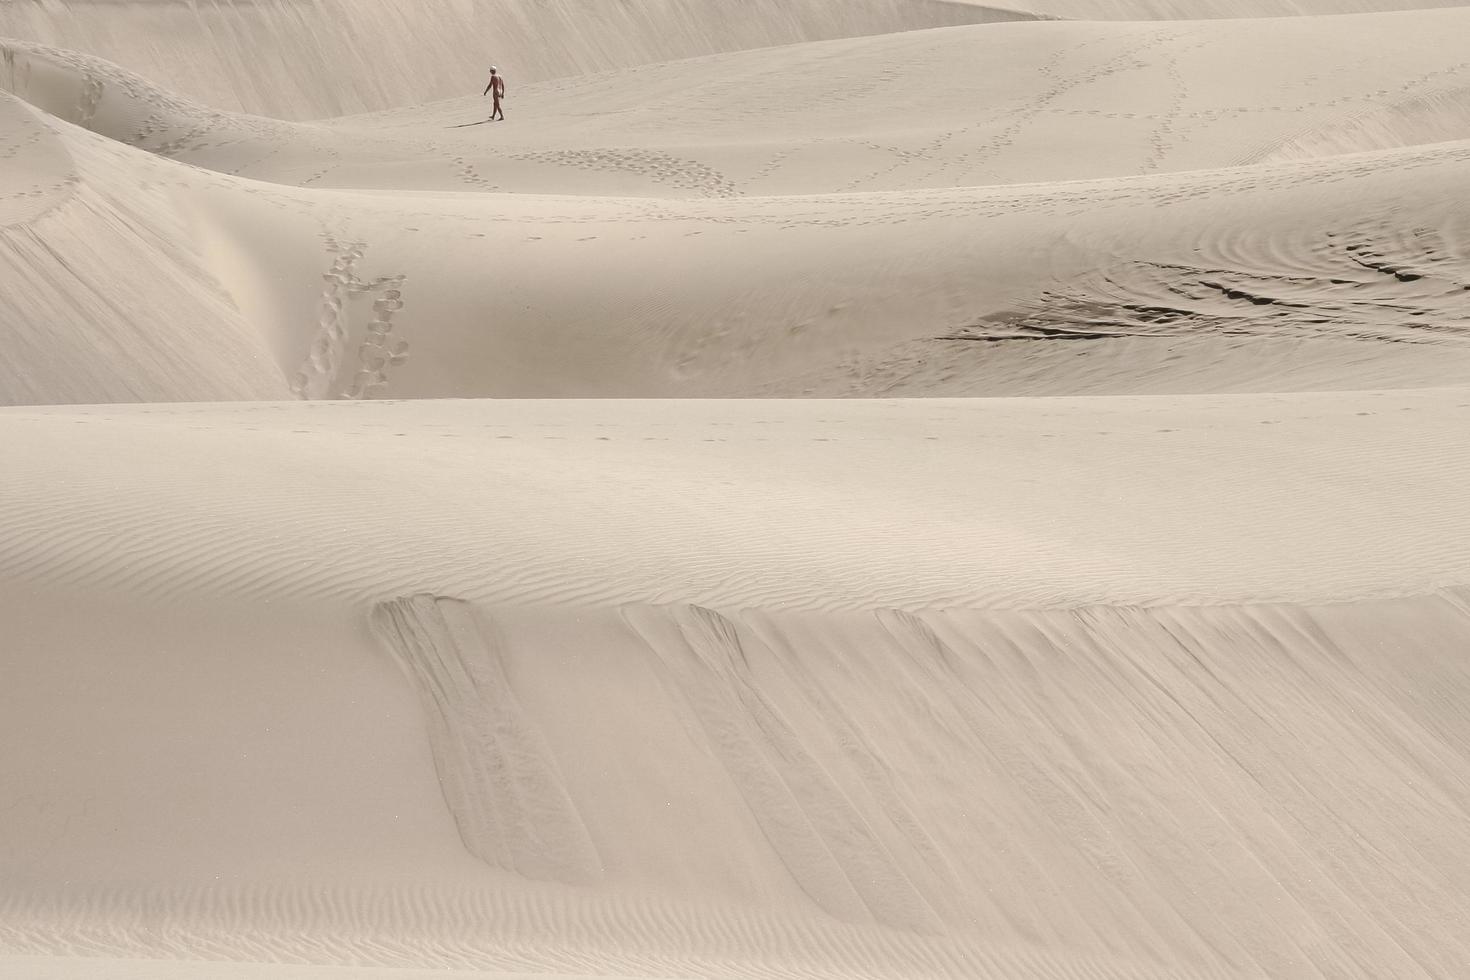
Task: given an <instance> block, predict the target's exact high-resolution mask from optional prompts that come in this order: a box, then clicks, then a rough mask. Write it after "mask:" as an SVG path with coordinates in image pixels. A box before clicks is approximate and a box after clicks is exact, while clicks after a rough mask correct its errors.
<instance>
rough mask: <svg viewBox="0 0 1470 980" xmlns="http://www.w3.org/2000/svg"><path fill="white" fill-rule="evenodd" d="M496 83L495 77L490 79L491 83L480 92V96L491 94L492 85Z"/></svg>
mask: <svg viewBox="0 0 1470 980" xmlns="http://www.w3.org/2000/svg"><path fill="white" fill-rule="evenodd" d="M494 84H495V79H493V78H492V79H490V84H489V85H486V86H485V91H483V92H481V93H480V98H482V99H483V98H484V97H485V96H487V95H489V94H490V87H491V86H492V85H494Z"/></svg>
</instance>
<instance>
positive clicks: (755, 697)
mask: <svg viewBox="0 0 1470 980" xmlns="http://www.w3.org/2000/svg"><path fill="white" fill-rule="evenodd" d="M623 615H624V618H625V620H626V621H627V622H628V624H629V625H630V626H631V627H632V628H633V629H634V630H635V631H636V632H637V633H638V634H639V635H641V636H642V637H643V639H644V641H645V642H647V643H648V645H649V646H650V647H651V648H652V649H653V650H654V651H655V652H656V653H657V655H658V657H659V659H660V660H662V661H663V663H664V664H665V666H666V667H667V668H668V670H669V671H670V673H671V674H672V675H673V676H674V678H675V679H676V683H677V684H678V686H679V688H680V690H681V691H682V692H683V693H684V695H685V697H686V698H688V700H689V703H690V705H691V706H692V707H693V709H694V712H695V714H696V716H697V717H698V719H699V722H700V725H701V727H702V728H703V729H704V731H705V734H706V735H707V736H708V738H709V741H710V744H711V746H712V747H713V749H714V751H715V753H716V754H717V755H718V756H719V758H720V760H721V762H722V763H723V765H724V767H725V769H726V771H727V772H728V773H729V774H730V777H731V778H732V779H733V780H734V781H735V784H736V785H737V786H738V787H739V790H740V794H741V796H742V797H743V798H744V799H745V802H746V803H747V804H748V805H749V807H750V810H751V812H752V813H753V814H754V815H755V817H756V819H757V821H759V823H760V826H761V830H762V831H763V832H764V833H765V836H766V839H767V840H768V841H769V842H770V844H771V847H772V848H773V849H774V850H775V851H776V853H777V854H778V855H779V856H780V859H781V862H782V863H783V864H784V865H785V867H786V869H787V870H788V871H789V872H790V874H791V876H792V877H793V878H795V879H796V882H797V884H798V885H800V886H801V889H802V890H803V891H804V892H806V893H807V895H808V896H810V897H811V899H812V900H813V901H814V902H816V903H817V905H819V906H820V907H821V908H822V909H823V910H825V911H826V912H828V913H829V914H831V915H833V916H835V917H837V918H839V919H843V920H846V921H850V922H852V921H856V922H863V921H868V920H872V921H876V922H879V923H882V924H884V925H888V926H892V927H895V928H907V929H916V930H919V931H938V930H939V929H940V922H939V918H938V916H937V915H936V914H935V912H934V910H933V909H932V908H931V907H930V905H929V903H928V902H927V901H926V900H925V898H924V897H923V895H922V894H920V892H919V889H918V888H916V887H915V886H914V883H913V882H912V881H911V880H910V879H909V878H908V876H907V875H905V874H904V872H903V871H902V870H900V867H899V863H898V862H897V861H895V860H894V858H893V856H892V855H891V854H890V853H889V852H888V850H887V848H886V847H885V846H884V845H883V843H882V842H881V841H880V840H879V838H878V835H877V834H876V833H875V832H874V830H873V828H872V827H871V826H870V825H869V824H868V822H867V821H866V820H865V819H864V817H863V815H862V813H861V812H860V811H859V809H858V807H857V806H856V805H854V803H853V801H852V800H851V799H849V798H848V796H847V795H846V794H845V793H844V792H843V790H842V788H841V787H840V786H839V785H838V783H837V782H836V780H835V779H834V778H833V777H832V775H831V774H830V773H829V772H827V770H826V769H824V768H823V766H822V764H821V763H820V762H819V761H818V760H817V759H816V758H815V757H814V756H813V755H812V754H811V752H810V751H809V750H808V749H807V748H806V747H805V746H804V745H803V744H802V739H801V736H800V735H799V734H798V733H797V732H796V731H795V730H794V729H793V727H792V726H791V724H790V723H789V722H788V721H787V720H786V719H785V718H783V717H782V714H781V712H780V710H779V709H778V708H777V707H776V705H775V704H774V703H773V702H772V701H771V700H770V699H769V698H768V697H766V696H765V695H764V694H763V693H762V692H761V689H760V687H759V686H758V685H757V684H756V682H755V679H754V677H753V676H752V674H751V666H750V660H749V658H748V656H747V651H746V649H745V643H747V642H758V641H755V640H754V639H753V638H749V639H747V638H742V636H741V634H740V631H739V629H738V627H737V626H736V625H735V624H734V623H733V622H731V621H730V620H729V619H727V618H726V617H724V616H722V615H721V614H720V613H718V612H715V611H713V610H710V609H706V608H704V607H701V606H693V605H679V606H671V607H658V606H644V605H639V606H629V607H627V608H625V609H624V611H623Z"/></svg>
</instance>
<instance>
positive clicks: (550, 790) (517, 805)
mask: <svg viewBox="0 0 1470 980" xmlns="http://www.w3.org/2000/svg"><path fill="white" fill-rule="evenodd" d="M372 627H373V630H374V632H375V633H376V634H377V636H378V638H379V640H380V641H381V642H382V644H383V645H384V646H385V647H387V649H388V651H389V652H390V653H391V654H392V655H393V657H394V659H395V660H397V661H398V664H399V666H400V667H402V668H403V670H404V672H405V673H407V674H408V676H409V677H410V679H412V681H413V683H414V686H415V688H416V689H417V690H418V692H419V696H420V698H421V699H422V701H423V704H424V708H425V714H426V715H427V720H428V725H429V741H430V745H431V747H432V750H433V754H434V765H435V767H436V769H437V770H438V773H439V785H440V787H441V788H442V789H443V792H444V800H445V802H446V803H447V804H448V806H449V811H450V813H451V814H453V816H454V820H455V823H456V824H457V825H458V827H459V834H460V839H461V840H463V841H464V845H465V847H466V849H468V850H469V851H470V853H472V854H474V855H475V856H476V857H478V858H480V859H481V860H482V861H484V862H485V863H487V864H490V865H492V866H494V867H497V868H502V869H504V870H506V871H513V872H515V873H517V874H520V875H523V876H525V877H527V878H534V879H538V880H543V881H558V882H562V883H565V884H587V883H591V882H594V881H597V880H598V879H599V878H601V876H602V862H601V860H600V859H599V858H598V855H597V850H596V848H595V846H594V845H593V843H592V839H591V837H590V836H589V835H588V833H587V827H586V825H585V824H584V823H583V821H582V816H581V814H579V813H578V812H577V808H576V806H575V805H574V804H573V803H572V800H571V797H570V796H569V795H568V793H567V789H566V786H565V783H564V781H563V779H562V777H561V775H560V772H559V769H558V766H557V764H556V760H555V758H554V757H553V756H552V753H551V749H550V747H549V746H548V745H547V744H546V741H545V739H544V738H543V737H542V735H541V733H540V732H539V731H538V730H537V729H536V727H535V726H534V724H532V722H531V720H530V719H529V718H528V717H527V715H526V712H525V710H524V709H523V708H522V707H521V704H520V701H519V700H518V699H517V697H516V694H515V691H514V690H513V689H512V688H511V684H510V680H509V678H508V677H507V675H506V670H505V664H504V661H503V660H502V658H501V653H500V650H499V647H498V643H497V640H496V637H495V634H494V630H493V625H492V624H490V623H488V622H487V621H486V620H485V619H483V618H482V616H481V615H480V614H477V613H476V611H475V610H474V608H473V607H472V606H470V605H469V604H468V603H465V602H462V601H460V600H458V599H448V598H442V597H438V596H432V595H415V596H409V597H406V598H401V599H395V600H392V601H390V602H384V603H380V604H379V605H378V606H377V607H376V608H375V609H374V611H373V614H372Z"/></svg>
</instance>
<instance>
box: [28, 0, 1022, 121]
mask: <svg viewBox="0 0 1470 980" xmlns="http://www.w3.org/2000/svg"><path fill="white" fill-rule="evenodd" d="M1034 16H1035V15H1033V14H1029V13H1025V12H1021V11H1017V10H1014V9H1012V8H1011V5H1009V4H983V3H982V4H969V3H958V2H953V0H843V2H842V3H841V4H830V3H824V2H821V0H795V2H793V0H780V2H777V0H747V2H745V3H742V4H741V5H740V6H739V7H738V8H737V7H731V6H730V5H729V4H727V3H721V2H719V0H654V2H645V3H640V4H638V5H637V6H633V5H629V4H622V3H616V4H609V3H595V2H591V0H551V2H547V0H536V2H530V0H468V2H464V3H452V4H451V3H433V4H425V3H414V2H411V0H377V2H375V3H372V4H363V3H356V2H352V0H313V2H311V3H299V2H297V0H212V2H211V3H209V4H207V5H204V6H200V5H196V4H192V3H180V2H174V0H164V2H158V3H152V2H137V0H60V2H55V0H49V2H41V0H15V2H8V3H6V4H4V5H3V7H0V37H17V38H25V39H27V40H32V41H39V42H41V43H44V44H49V45H54V46H57V47H62V48H73V49H77V50H81V51H87V52H89V53H92V54H96V55H100V56H102V57H104V58H109V59H111V60H114V61H117V62H119V63H120V64H123V65H127V66H128V67H130V68H133V69H134V70H139V71H145V72H149V73H151V74H153V76H154V77H156V78H158V79H159V80H160V81H162V82H163V83H164V84H165V85H166V86H167V87H169V88H173V89H177V90H178V91H180V92H182V93H184V94H185V95H187V96H189V97H192V98H195V99H199V100H201V101H203V102H206V103H208V104H210V105H214V106H218V107H220V108H224V109H242V110H245V111H248V112H260V113H266V114H269V115H275V116H282V117H285V118H316V117H322V116H332V115H339V114H341V113H344V112H362V111H365V110H371V109H383V108H389V107H392V106H399V105H404V104H408V103H413V102H419V101H423V100H425V99H428V98H444V97H447V96H450V95H454V94H458V93H461V92H465V91H468V90H470V89H472V88H475V87H476V84H477V80H478V79H479V78H480V77H481V76H482V75H483V74H484V72H485V69H486V68H487V67H488V66H489V65H491V64H498V65H499V66H500V67H501V68H503V69H504V70H505V71H506V72H507V74H509V75H510V76H511V77H513V78H517V79H519V80H523V81H531V80H534V79H544V78H556V77H562V76H568V75H574V74H581V73H584V72H589V71H604V70H607V69H613V68H623V67H628V66H631V65H638V64H647V63H652V62H658V61H666V60H669V59H675V58H686V57H691V56H694V55H700V54H708V53H711V52H716V51H734V50H739V49H742V48H757V47H765V46H769V45H777V44H791V43H796V42H800V41H813V40H822V39H826V38H834V37H850V36H854V35H862V34H885V33H890V32H893V31H905V30H913V29H916V28H924V27H941V26H947V25H952V24H976V23H991V22H995V21H1004V20H1018V19H1029V18H1031V17H1034ZM478 84H479V85H481V86H483V84H484V83H483V82H479V83H478Z"/></svg>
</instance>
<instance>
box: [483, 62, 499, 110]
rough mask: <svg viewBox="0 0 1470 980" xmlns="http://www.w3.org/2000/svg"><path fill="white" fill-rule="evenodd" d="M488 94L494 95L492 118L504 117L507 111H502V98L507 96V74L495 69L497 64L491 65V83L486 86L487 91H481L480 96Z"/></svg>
mask: <svg viewBox="0 0 1470 980" xmlns="http://www.w3.org/2000/svg"><path fill="white" fill-rule="evenodd" d="M487 95H493V96H494V103H493V107H492V108H491V110H490V118H491V119H492V120H495V119H504V118H505V113H503V112H501V111H500V100H501V99H503V98H505V76H504V75H501V74H498V73H497V72H496V71H495V66H494V65H491V66H490V84H489V85H486V86H485V91H483V92H481V93H480V98H482V99H483V98H484V97H485V96H487Z"/></svg>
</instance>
